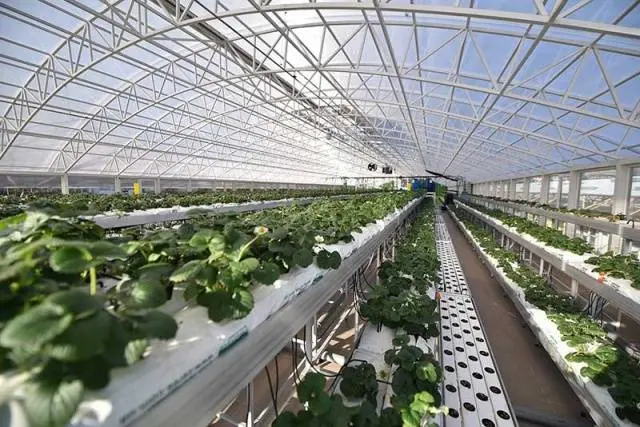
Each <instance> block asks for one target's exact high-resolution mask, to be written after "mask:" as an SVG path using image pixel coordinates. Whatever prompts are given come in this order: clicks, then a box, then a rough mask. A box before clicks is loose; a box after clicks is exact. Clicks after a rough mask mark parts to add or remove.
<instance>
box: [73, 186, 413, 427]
mask: <svg viewBox="0 0 640 427" xmlns="http://www.w3.org/2000/svg"><path fill="white" fill-rule="evenodd" d="M420 201H421V199H420V198H418V199H415V200H413V201H411V202H410V203H408V204H407V205H406V206H405V207H404V208H403V209H401V210H398V211H396V212H394V213H392V214H390V215H387V216H386V217H385V218H384V219H382V220H378V221H377V222H376V223H375V224H370V225H369V226H367V227H364V228H363V230H362V232H361V233H353V235H354V241H352V242H350V243H346V244H335V245H327V246H326V248H327V249H329V250H337V251H338V252H339V253H340V255H341V256H342V259H343V261H342V264H341V266H340V267H339V268H338V269H337V270H329V271H327V270H321V269H319V268H318V267H317V266H315V265H312V266H310V267H307V268H305V269H300V268H296V269H294V270H292V271H291V272H289V273H288V274H285V275H283V276H281V277H280V279H279V280H278V281H276V283H275V284H274V285H272V286H261V287H259V288H257V289H256V290H255V292H254V299H255V307H254V309H253V310H252V311H251V313H249V315H248V316H247V317H245V318H243V319H240V320H236V321H229V322H225V323H221V324H214V323H212V322H211V321H209V320H208V318H207V313H206V310H205V309H203V308H202V307H186V308H185V309H183V310H181V311H180V312H178V313H177V314H176V315H175V318H176V320H177V321H178V323H179V325H180V328H179V329H178V334H177V336H176V338H175V339H173V340H170V341H168V342H160V341H159V342H154V344H153V347H152V350H151V352H150V354H149V356H148V357H147V358H146V360H143V361H141V362H140V363H138V364H135V365H133V366H131V367H130V368H128V369H127V370H121V371H117V372H116V373H115V375H114V377H113V379H112V381H111V383H110V384H109V386H108V387H107V388H106V389H104V390H102V391H101V392H97V393H94V394H93V395H92V396H89V399H88V400H87V401H85V402H83V403H82V404H81V407H80V409H79V411H78V414H83V416H77V417H76V418H75V419H74V420H73V422H72V423H71V425H73V426H89V425H95V424H96V421H95V420H96V419H97V420H98V422H99V423H100V424H101V425H102V426H104V427H115V426H128V425H134V424H135V425H139V426H145V427H149V426H159V425H172V426H178V425H185V426H186V425H189V426H191V425H207V424H208V423H209V422H210V420H211V418H212V416H213V415H215V414H216V413H217V412H218V411H220V410H222V409H223V408H224V407H225V405H226V404H227V403H228V402H230V401H231V400H233V398H234V397H235V396H236V395H237V394H238V393H239V392H240V391H241V390H242V389H243V388H244V387H245V385H246V384H247V383H248V382H249V381H251V379H253V378H254V377H255V376H256V375H257V374H258V373H259V371H260V370H261V369H262V368H263V367H264V366H265V365H266V364H267V363H268V362H269V360H271V359H273V357H274V356H275V355H276V354H277V353H278V352H279V351H280V350H281V349H282V348H283V347H284V346H285V345H286V344H287V342H288V341H289V340H290V339H291V337H292V336H294V335H295V334H296V333H297V332H298V330H300V328H301V327H302V326H303V325H305V324H306V322H307V321H308V320H309V319H310V318H311V316H313V314H314V313H316V312H317V311H318V310H319V309H320V308H321V307H322V306H323V305H324V304H325V303H326V302H327V301H328V300H329V298H330V297H331V296H332V295H333V294H334V293H335V292H336V290H337V289H338V288H339V287H340V286H341V285H342V283H344V281H346V280H347V279H348V278H349V277H350V276H351V275H353V274H354V272H355V271H356V270H357V269H358V268H359V267H360V266H361V265H362V264H363V263H365V262H367V261H368V259H369V257H370V255H371V253H373V252H374V250H376V249H377V248H378V247H379V246H380V245H381V244H382V242H384V241H385V240H386V239H388V238H389V237H390V236H391V235H393V234H394V233H395V232H396V230H397V229H398V227H399V226H400V225H401V224H402V223H403V222H404V221H405V220H406V219H407V217H408V216H409V215H410V214H411V212H413V211H414V210H415V209H416V208H417V206H418V205H419V203H420Z"/></svg>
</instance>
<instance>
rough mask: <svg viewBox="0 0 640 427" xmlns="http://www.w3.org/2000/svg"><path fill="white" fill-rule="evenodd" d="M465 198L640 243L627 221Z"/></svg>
mask: <svg viewBox="0 0 640 427" xmlns="http://www.w3.org/2000/svg"><path fill="white" fill-rule="evenodd" d="M465 198H466V199H469V200H470V201H471V202H473V203H477V204H483V205H484V206H486V207H489V206H488V205H493V207H496V208H503V209H513V210H515V211H519V212H526V213H530V214H533V215H538V216H543V217H546V218H550V219H555V220H558V221H563V222H568V223H571V224H576V225H581V226H584V227H589V228H592V229H594V230H598V231H601V232H603V233H607V234H615V235H618V236H621V237H623V238H624V239H628V240H633V241H636V242H640V228H633V227H632V226H630V225H627V224H626V222H625V221H616V222H611V221H608V220H607V219H604V218H603V219H598V218H588V217H585V216H581V215H576V214H571V213H562V212H555V211H551V210H548V209H544V208H536V207H532V206H528V205H523V204H520V203H514V202H504V201H498V200H491V199H487V198H484V197H478V196H470V195H466V196H464V197H463V199H465Z"/></svg>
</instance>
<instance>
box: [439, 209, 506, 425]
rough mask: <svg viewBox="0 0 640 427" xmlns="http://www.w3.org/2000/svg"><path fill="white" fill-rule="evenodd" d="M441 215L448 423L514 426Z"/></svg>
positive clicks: (442, 352) (443, 355) (443, 358)
mask: <svg viewBox="0 0 640 427" xmlns="http://www.w3.org/2000/svg"><path fill="white" fill-rule="evenodd" d="M440 225H444V222H443V220H442V216H441V215H440V214H438V219H437V222H436V230H437V233H438V234H437V238H438V240H437V242H436V248H437V251H438V258H439V260H440V279H441V282H442V283H440V285H439V289H440V292H439V295H440V304H439V305H440V360H441V362H442V369H443V379H444V390H443V402H444V405H445V406H446V407H448V408H449V412H448V415H447V416H445V417H444V420H443V425H444V426H488V427H490V426H505V427H506V426H515V425H517V423H516V421H515V419H514V414H513V410H512V408H511V404H510V402H509V399H508V397H507V394H506V391H505V389H504V386H503V382H502V379H501V378H500V375H499V373H498V369H497V367H496V364H495V360H494V358H493V356H492V353H491V349H490V347H489V343H488V342H487V339H486V337H485V333H484V329H483V327H482V324H481V323H480V319H479V317H478V313H477V312H476V308H475V305H474V303H473V299H472V297H471V294H470V292H469V288H468V285H467V281H466V279H465V277H464V273H463V272H462V267H461V266H460V263H459V261H458V257H457V255H456V252H455V248H454V247H453V243H452V242H451V238H450V237H449V232H448V231H447V229H446V227H444V228H442V227H440ZM441 237H442V239H441Z"/></svg>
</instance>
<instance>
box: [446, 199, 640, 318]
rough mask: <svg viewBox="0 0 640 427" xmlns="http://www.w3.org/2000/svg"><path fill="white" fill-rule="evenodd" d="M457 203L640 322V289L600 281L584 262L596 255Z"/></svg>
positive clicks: (617, 281)
mask: <svg viewBox="0 0 640 427" xmlns="http://www.w3.org/2000/svg"><path fill="white" fill-rule="evenodd" d="M456 205H457V206H459V207H460V208H462V209H464V210H465V211H467V212H469V213H471V214H473V215H474V216H476V217H477V218H479V219H481V220H482V221H483V222H485V223H486V224H488V225H490V226H491V227H493V228H495V229H496V230H497V231H498V232H500V233H502V234H504V235H505V236H507V237H508V238H509V239H511V240H513V241H514V242H516V243H517V244H519V245H520V246H522V247H524V248H526V249H527V250H528V251H530V252H532V253H534V254H536V255H537V256H539V257H540V258H541V259H543V260H544V261H545V262H548V263H549V264H551V265H552V266H553V267H554V268H557V269H558V270H560V271H563V272H564V273H565V274H567V275H569V276H570V277H571V278H572V279H575V280H576V281H577V282H578V283H580V284H582V285H584V286H585V287H587V288H588V289H589V290H591V291H593V292H595V293H597V294H598V295H600V296H602V297H603V298H605V299H606V300H608V301H609V302H610V303H611V304H613V305H614V306H616V307H618V308H619V309H620V310H622V311H624V312H625V313H626V314H627V315H629V316H630V317H632V318H633V319H635V320H636V321H638V322H640V290H637V289H634V288H633V287H632V286H631V281H630V280H627V279H622V278H614V277H606V278H605V280H604V281H603V282H600V281H598V278H599V274H598V273H597V272H593V271H591V270H592V269H594V268H595V266H594V265H591V264H587V263H586V262H584V261H585V260H586V259H587V258H589V257H590V256H593V255H592V254H586V255H577V254H574V253H571V252H569V251H565V250H562V249H558V248H554V247H552V246H549V245H546V244H544V243H542V242H540V241H539V240H537V239H536V238H535V237H533V236H530V235H528V234H525V233H521V232H519V231H518V230H517V229H516V228H514V227H509V226H507V225H505V224H504V223H503V222H502V221H500V220H498V219H495V218H492V217H491V216H489V215H487V214H485V213H482V212H480V211H478V210H477V209H474V208H472V207H470V206H467V205H465V204H464V203H461V202H459V201H456Z"/></svg>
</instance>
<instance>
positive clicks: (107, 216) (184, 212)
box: [81, 193, 380, 229]
mask: <svg viewBox="0 0 640 427" xmlns="http://www.w3.org/2000/svg"><path fill="white" fill-rule="evenodd" d="M371 194H375V195H379V194H380V193H357V194H344V195H338V196H322V197H301V198H292V199H282V200H263V201H255V202H245V203H216V204H213V205H197V206H186V207H184V206H174V207H171V208H155V209H147V210H139V211H133V212H126V213H123V214H118V213H112V212H107V213H104V214H99V215H93V216H83V217H81V218H84V219H88V220H91V221H93V222H95V223H96V224H98V225H99V226H100V227H102V228H106V229H110V228H122V227H133V226H136V225H145V224H157V223H161V222H168V221H184V220H186V219H188V218H189V217H190V216H191V212H192V211H195V210H197V211H200V212H206V213H209V214H226V213H241V212H255V211H262V210H266V209H275V208H279V207H283V206H290V205H293V204H294V203H295V204H298V205H308V204H310V203H313V202H315V201H318V200H323V199H338V200H343V199H350V198H352V197H354V196H363V195H371Z"/></svg>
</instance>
